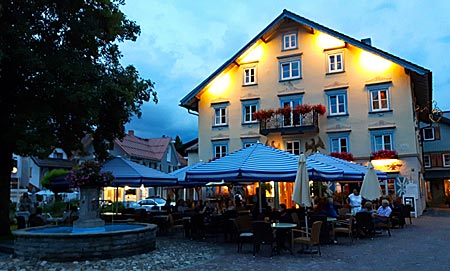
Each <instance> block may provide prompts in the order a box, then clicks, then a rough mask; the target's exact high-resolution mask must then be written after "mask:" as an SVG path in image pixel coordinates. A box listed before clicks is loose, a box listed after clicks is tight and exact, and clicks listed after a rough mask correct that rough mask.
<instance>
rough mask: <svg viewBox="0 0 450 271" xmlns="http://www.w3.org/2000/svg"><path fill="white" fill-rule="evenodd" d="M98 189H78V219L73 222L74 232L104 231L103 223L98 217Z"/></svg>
mask: <svg viewBox="0 0 450 271" xmlns="http://www.w3.org/2000/svg"><path fill="white" fill-rule="evenodd" d="M99 196H100V188H99V187H80V210H79V217H78V219H77V220H75V221H74V222H73V230H74V232H76V231H85V230H89V231H92V230H93V229H98V231H102V230H103V231H104V226H105V221H104V220H102V219H100V215H99V209H100V208H99V202H98V201H99Z"/></svg>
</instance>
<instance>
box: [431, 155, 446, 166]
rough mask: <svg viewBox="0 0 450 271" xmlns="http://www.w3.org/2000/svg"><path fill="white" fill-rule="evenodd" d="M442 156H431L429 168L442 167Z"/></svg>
mask: <svg viewBox="0 0 450 271" xmlns="http://www.w3.org/2000/svg"><path fill="white" fill-rule="evenodd" d="M442 164H443V163H442V155H441V154H439V153H432V154H431V166H432V167H442Z"/></svg>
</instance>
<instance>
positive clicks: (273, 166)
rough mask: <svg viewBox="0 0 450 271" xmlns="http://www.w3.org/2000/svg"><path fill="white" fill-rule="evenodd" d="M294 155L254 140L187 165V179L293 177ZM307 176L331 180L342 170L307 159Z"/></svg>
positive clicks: (274, 179) (242, 179)
mask: <svg viewBox="0 0 450 271" xmlns="http://www.w3.org/2000/svg"><path fill="white" fill-rule="evenodd" d="M297 162H298V155H294V154H291V153H289V152H286V151H282V150H278V149H275V148H272V147H269V146H266V145H263V144H260V143H258V144H254V145H253V146H250V147H248V148H245V149H241V150H239V151H236V152H233V153H230V154H229V155H226V156H224V157H222V158H219V159H217V160H214V161H211V162H209V163H206V164H203V165H200V166H198V167H195V168H192V169H189V170H188V171H187V172H186V178H187V179H188V181H221V180H227V181H236V182H239V181H252V180H253V181H255V180H259V181H294V180H295V176H296V174H297V168H298V163H297ZM306 164H307V170H308V175H309V178H310V179H313V180H319V179H320V180H330V179H332V180H334V179H336V178H339V177H341V176H342V175H343V173H344V172H343V171H342V170H341V169H338V168H336V167H334V166H331V165H327V164H326V163H322V162H320V161H315V160H310V159H307V163H306Z"/></svg>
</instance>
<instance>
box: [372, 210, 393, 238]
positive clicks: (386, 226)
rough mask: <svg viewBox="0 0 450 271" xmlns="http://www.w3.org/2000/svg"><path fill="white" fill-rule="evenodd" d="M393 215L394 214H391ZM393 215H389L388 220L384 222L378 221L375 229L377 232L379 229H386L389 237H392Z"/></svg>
mask: <svg viewBox="0 0 450 271" xmlns="http://www.w3.org/2000/svg"><path fill="white" fill-rule="evenodd" d="M391 216H392V214H391ZM391 216H389V217H388V218H387V219H386V221H383V222H378V223H375V224H374V230H375V233H376V231H378V230H381V231H382V230H386V232H387V233H388V235H389V237H391V227H392V223H391Z"/></svg>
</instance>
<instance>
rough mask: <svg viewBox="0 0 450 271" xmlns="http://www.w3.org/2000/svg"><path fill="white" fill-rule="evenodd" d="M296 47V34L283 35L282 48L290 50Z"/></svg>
mask: <svg viewBox="0 0 450 271" xmlns="http://www.w3.org/2000/svg"><path fill="white" fill-rule="evenodd" d="M296 48H297V34H296V33H289V34H284V35H283V50H290V49H296Z"/></svg>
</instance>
